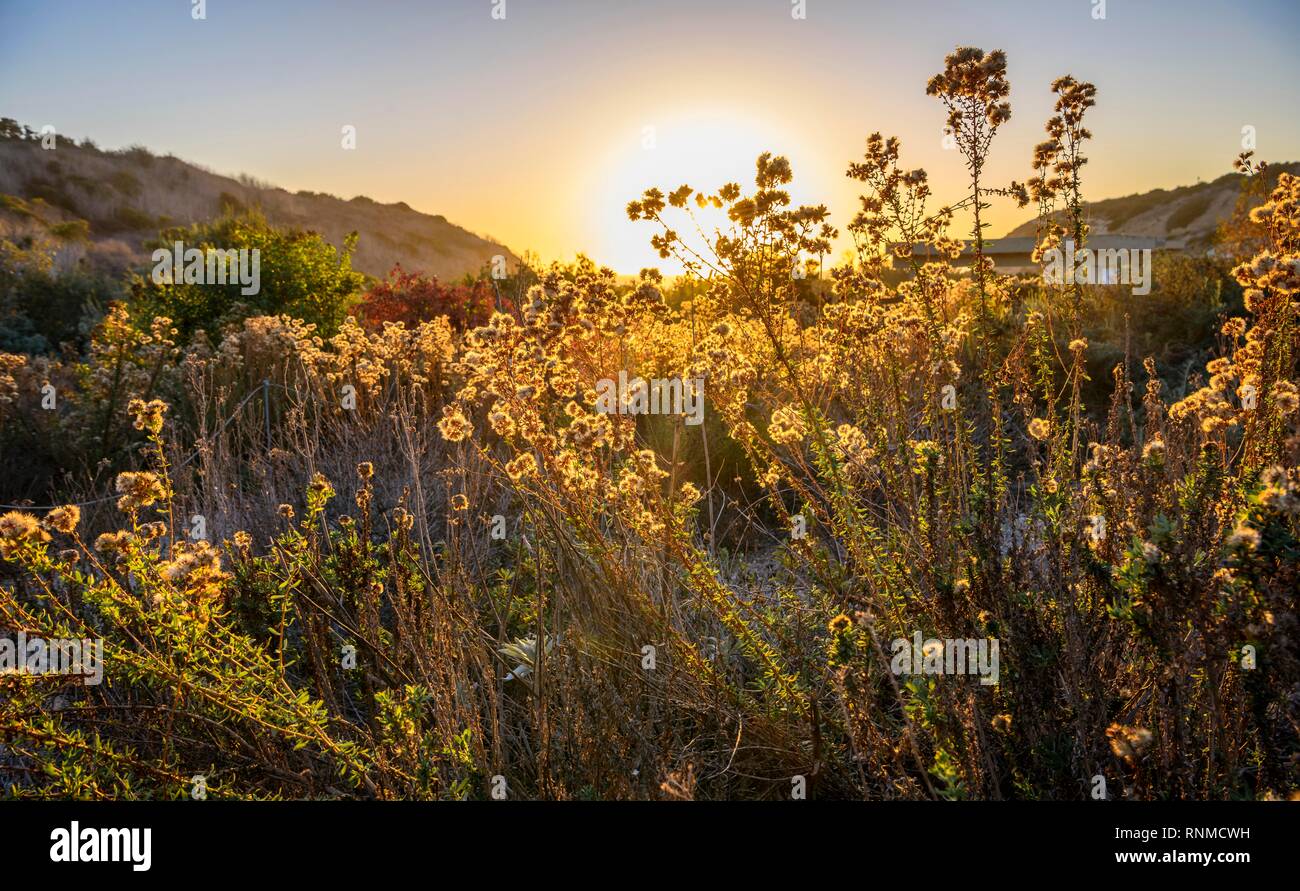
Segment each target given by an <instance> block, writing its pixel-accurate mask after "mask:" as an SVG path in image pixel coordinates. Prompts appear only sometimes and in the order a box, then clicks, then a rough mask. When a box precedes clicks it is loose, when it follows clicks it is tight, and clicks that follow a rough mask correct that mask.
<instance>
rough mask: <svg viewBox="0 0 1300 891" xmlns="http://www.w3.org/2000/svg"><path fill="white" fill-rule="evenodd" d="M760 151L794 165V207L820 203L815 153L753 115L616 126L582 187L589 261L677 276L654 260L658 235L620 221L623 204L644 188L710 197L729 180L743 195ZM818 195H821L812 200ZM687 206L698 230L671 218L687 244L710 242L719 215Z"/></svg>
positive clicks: (722, 221)
mask: <svg viewBox="0 0 1300 891" xmlns="http://www.w3.org/2000/svg"><path fill="white" fill-rule="evenodd" d="M629 134H630V135H629ZM763 152H771V153H772V154H774V155H785V156H786V157H788V158H789V159H790V162H791V164H792V165H793V166H794V172H795V181H794V182H793V183H792V184H791V187H790V196H791V202H792V204H793V205H799V204H805V203H820V202H822V201H825V200H826V197H825V196H826V194H827V192H826V190H825V188H824V185H825V182H824V180H825V174H826V171H824V170H816V169H815V168H816V166H817V165H816V164H815V163H813V161H814V153H812V152H811V151H809V150H808V148H807V147H806V145H805V144H804V143H803V142H801V141H800V140H798V139H797V138H796V137H794V136H793V135H792V134H791V132H790V131H789V130H786V129H782V128H779V127H777V126H775V125H772V124H769V123H767V122H764V121H760V120H758V119H756V118H754V117H751V116H747V115H745V114H742V113H737V112H721V111H716V110H699V111H693V112H688V113H682V114H678V115H674V116H672V117H670V118H661V119H659V120H656V121H654V122H653V123H646V124H644V125H642V126H641V127H639V128H635V127H627V128H620V139H619V140H618V141H617V142H616V143H614V144H612V145H611V146H610V147H609V148H608V150H607V151H606V152H605V155H604V157H603V159H602V161H601V163H599V164H597V165H595V166H594V167H593V169H592V171H591V174H590V176H589V177H588V178H587V181H586V182H585V184H584V186H583V193H584V194H585V195H586V199H587V200H586V202H585V203H586V205H587V206H588V207H591V208H593V209H594V213H593V214H592V224H593V228H592V231H591V233H590V237H589V238H588V243H589V244H590V245H591V256H592V258H593V259H594V260H596V261H597V262H598V263H601V264H603V265H607V266H610V267H611V268H613V269H615V270H617V271H618V272H621V273H626V274H635V273H636V272H637V271H638V270H640V269H642V268H645V267H647V266H654V267H657V268H658V269H660V270H661V271H663V272H664V273H665V274H670V275H671V274H678V273H680V272H681V271H682V267H681V265H680V264H679V263H678V262H677V261H676V260H675V259H668V260H664V259H661V258H660V257H659V255H658V253H657V252H656V251H655V250H654V249H653V248H651V247H650V236H651V235H652V234H653V233H654V232H656V231H657V229H656V228H655V227H654V226H652V225H651V224H649V223H646V222H644V221H642V222H633V221H631V220H629V219H628V218H627V212H626V208H627V203H628V202H629V201H632V200H634V199H637V198H640V197H641V195H642V193H643V192H644V191H645V190H646V189H648V188H650V187H657V188H659V189H661V190H662V191H664V192H665V193H667V192H669V191H671V190H672V189H675V188H677V187H678V186H681V185H690V186H692V187H694V188H695V189H697V190H701V191H706V192H715V191H717V189H718V188H719V187H721V186H722V185H724V184H725V183H728V182H734V183H738V184H739V185H740V187H741V189H742V191H743V192H745V193H748V192H750V191H752V190H753V186H754V161H755V159H756V158H757V157H758V156H759V155H760V154H762V153H763ZM819 194H820V195H821V196H822V197H820V198H818V197H817V196H818V195H819ZM691 207H692V212H693V214H694V216H695V218H696V221H697V222H698V223H699V225H700V231H699V232H697V231H694V227H693V226H692V224H691V223H690V221H689V220H688V219H686V218H685V217H684V216H678V215H676V214H677V213H678V212H676V211H674V212H673V213H674V216H673V217H672V219H673V221H674V223H675V227H676V228H677V230H678V232H679V233H680V234H681V235H682V237H683V238H684V239H686V240H687V241H688V242H689V243H690V244H691V245H692V246H699V245H700V244H701V243H702V241H703V239H702V237H701V232H702V233H703V235H704V236H705V237H707V238H709V239H712V237H713V236H714V232H715V230H716V229H720V228H721V229H725V228H726V227H727V226H728V225H729V224H728V220H727V218H726V214H725V212H723V211H719V210H714V209H712V208H707V209H704V210H699V209H697V208H695V207H694V204H693V203H692V205H691Z"/></svg>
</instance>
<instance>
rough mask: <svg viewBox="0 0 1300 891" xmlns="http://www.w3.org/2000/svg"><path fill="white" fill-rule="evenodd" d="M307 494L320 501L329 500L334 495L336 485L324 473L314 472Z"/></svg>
mask: <svg viewBox="0 0 1300 891" xmlns="http://www.w3.org/2000/svg"><path fill="white" fill-rule="evenodd" d="M307 494H308V495H310V496H311V497H312V498H314V499H316V500H319V501H329V500H330V499H331V498H333V497H334V486H333V485H331V484H330V481H329V480H328V479H326V478H325V474H323V473H313V474H312V475H311V482H310V483H309V484H308V485H307Z"/></svg>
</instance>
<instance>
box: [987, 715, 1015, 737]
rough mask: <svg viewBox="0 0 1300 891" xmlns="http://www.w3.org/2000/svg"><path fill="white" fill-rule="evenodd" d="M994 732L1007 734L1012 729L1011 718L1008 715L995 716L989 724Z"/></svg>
mask: <svg viewBox="0 0 1300 891" xmlns="http://www.w3.org/2000/svg"><path fill="white" fill-rule="evenodd" d="M989 723H990V724H991V725H992V726H993V729H994V730H997V731H999V732H1001V733H1006V732H1007V731H1009V730H1010V729H1011V716H1010V715H1007V714H1002V715H994V716H993V720H992V721H990V722H989Z"/></svg>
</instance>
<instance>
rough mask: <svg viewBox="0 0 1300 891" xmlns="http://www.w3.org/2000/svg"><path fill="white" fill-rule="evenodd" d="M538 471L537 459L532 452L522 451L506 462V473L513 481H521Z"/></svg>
mask: <svg viewBox="0 0 1300 891" xmlns="http://www.w3.org/2000/svg"><path fill="white" fill-rule="evenodd" d="M536 473H537V459H536V458H534V457H533V455H532V453H531V452H521V453H519V454H518V455H516V456H515V458H514V459H513V460H511V461H510V462H509V463H507V464H506V474H507V475H508V476H509V477H510V481H511V482H515V483H517V482H520V481H521V480H524V479H526V478H528V477H530V476H533V475H534V474H536Z"/></svg>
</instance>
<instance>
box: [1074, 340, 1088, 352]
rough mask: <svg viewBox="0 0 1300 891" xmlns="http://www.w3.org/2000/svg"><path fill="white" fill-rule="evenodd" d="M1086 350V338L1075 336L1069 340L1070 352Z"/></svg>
mask: <svg viewBox="0 0 1300 891" xmlns="http://www.w3.org/2000/svg"><path fill="white" fill-rule="evenodd" d="M1087 351H1088V338H1086V337H1076V338H1075V339H1074V340H1072V341H1070V352H1072V353H1075V354H1080V353H1086V352H1087Z"/></svg>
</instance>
